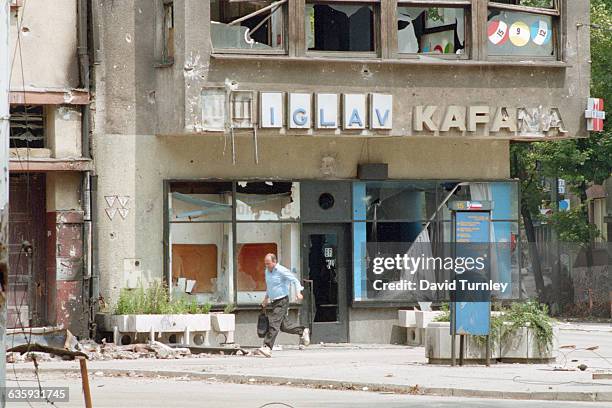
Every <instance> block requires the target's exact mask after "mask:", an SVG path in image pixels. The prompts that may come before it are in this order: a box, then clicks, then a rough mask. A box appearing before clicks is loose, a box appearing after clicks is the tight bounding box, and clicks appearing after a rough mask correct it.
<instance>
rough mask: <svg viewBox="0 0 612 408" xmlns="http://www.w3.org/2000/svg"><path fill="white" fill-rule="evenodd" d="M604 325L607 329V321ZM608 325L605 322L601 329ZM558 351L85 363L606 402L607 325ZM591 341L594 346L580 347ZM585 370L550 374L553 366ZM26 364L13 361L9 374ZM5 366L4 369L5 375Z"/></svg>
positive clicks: (174, 373) (393, 350)
mask: <svg viewBox="0 0 612 408" xmlns="http://www.w3.org/2000/svg"><path fill="white" fill-rule="evenodd" d="M608 327H609V326H608ZM609 328H610V327H609ZM560 344H561V345H574V346H576V349H575V350H561V353H562V355H561V357H560V358H559V359H558V360H557V363H555V364H551V365H542V364H540V365H524V364H495V365H492V366H491V367H484V366H465V367H449V366H430V365H427V364H426V359H425V350H424V348H423V347H407V346H391V345H353V344H348V345H332V344H325V345H312V346H310V347H308V348H307V349H305V350H299V349H297V348H296V347H290V346H285V347H284V348H283V350H282V351H275V352H274V353H273V357H272V358H270V359H268V358H264V357H256V356H220V355H208V356H206V357H200V358H185V359H179V360H152V359H141V360H114V361H91V362H89V363H88V364H89V369H90V372H91V373H93V374H94V375H99V376H102V375H104V376H106V375H127V376H135V375H137V376H141V375H142V376H145V377H147V376H153V377H156V376H162V377H164V376H167V377H185V378H191V379H194V380H196V379H200V380H217V381H220V382H238V383H245V382H248V383H272V384H290V385H292V386H304V387H314V388H330V389H362V390H367V391H387V392H397V393H412V394H424V395H442V396H458V397H459V396H460V397H481V398H499V399H502V398H503V399H506V398H508V399H523V400H524V399H532V400H565V401H612V380H595V381H594V380H593V379H592V374H593V373H594V372H596V371H602V370H607V371H608V372H612V328H610V330H608V329H607V328H606V327H605V326H597V327H596V328H593V327H592V326H587V325H580V324H568V323H564V324H562V325H561V331H560ZM592 346H599V348H598V349H597V350H594V351H588V350H585V349H586V348H588V347H592ZM579 364H586V365H587V369H586V371H580V370H575V371H555V367H564V368H568V369H575V368H576V367H577V366H578V365H579ZM31 367H32V365H31V363H29V365H28V363H18V364H15V369H16V370H17V373H19V372H20V371H21V372H23V371H28V370H30V371H31V369H32V368H31ZM41 370H42V371H45V372H48V371H53V370H61V371H65V370H78V363H76V362H44V363H41ZM12 372H13V367H11V365H10V364H9V365H8V367H7V374H8V375H9V378H12V377H11V376H12Z"/></svg>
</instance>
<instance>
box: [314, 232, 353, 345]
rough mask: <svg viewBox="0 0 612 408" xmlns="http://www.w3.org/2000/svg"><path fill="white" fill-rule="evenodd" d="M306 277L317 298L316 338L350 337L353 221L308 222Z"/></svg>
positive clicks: (337, 340) (336, 339)
mask: <svg viewBox="0 0 612 408" xmlns="http://www.w3.org/2000/svg"><path fill="white" fill-rule="evenodd" d="M302 245H303V257H304V258H303V262H304V269H303V270H304V272H305V273H304V275H305V278H306V279H308V280H310V281H311V285H312V294H313V299H310V302H312V304H313V307H312V310H313V313H312V316H311V317H310V318H311V320H312V323H311V324H312V336H311V340H312V342H313V343H314V342H317V343H318V342H326V343H345V342H347V341H348V299H347V298H348V296H347V285H348V277H349V275H350V272H351V257H350V225H348V224H346V225H345V224H305V225H304V226H303V229H302Z"/></svg>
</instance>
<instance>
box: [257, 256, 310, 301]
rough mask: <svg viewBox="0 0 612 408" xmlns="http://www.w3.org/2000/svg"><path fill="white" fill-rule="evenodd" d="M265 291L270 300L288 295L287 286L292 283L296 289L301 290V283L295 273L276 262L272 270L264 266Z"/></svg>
mask: <svg viewBox="0 0 612 408" xmlns="http://www.w3.org/2000/svg"><path fill="white" fill-rule="evenodd" d="M265 273H266V292H267V293H268V297H269V298H270V300H276V299H280V298H282V297H285V296H289V287H290V285H292V284H294V285H295V286H296V287H297V288H298V290H303V289H304V288H303V287H302V284H301V283H300V281H299V280H298V278H296V277H295V275H294V274H293V273H292V272H291V271H290V270H289V269H287V268H285V267H284V266H283V265H281V264H279V263H277V264H276V266H275V267H274V269H272V272H270V271H268V268H266V272H265Z"/></svg>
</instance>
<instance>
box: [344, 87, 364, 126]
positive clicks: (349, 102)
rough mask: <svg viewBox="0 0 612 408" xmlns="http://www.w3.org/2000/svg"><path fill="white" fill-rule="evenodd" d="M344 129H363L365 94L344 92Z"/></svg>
mask: <svg viewBox="0 0 612 408" xmlns="http://www.w3.org/2000/svg"><path fill="white" fill-rule="evenodd" d="M342 116H343V127H344V129H365V125H366V123H365V120H366V96H365V95H364V94H344V114H343V115H342Z"/></svg>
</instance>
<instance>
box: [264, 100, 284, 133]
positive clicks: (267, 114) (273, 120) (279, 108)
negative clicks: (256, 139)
mask: <svg viewBox="0 0 612 408" xmlns="http://www.w3.org/2000/svg"><path fill="white" fill-rule="evenodd" d="M259 95H260V101H259V106H260V109H259V121H260V123H261V125H260V126H261V127H262V128H282V127H283V93H282V92H261V93H260V94H259Z"/></svg>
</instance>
